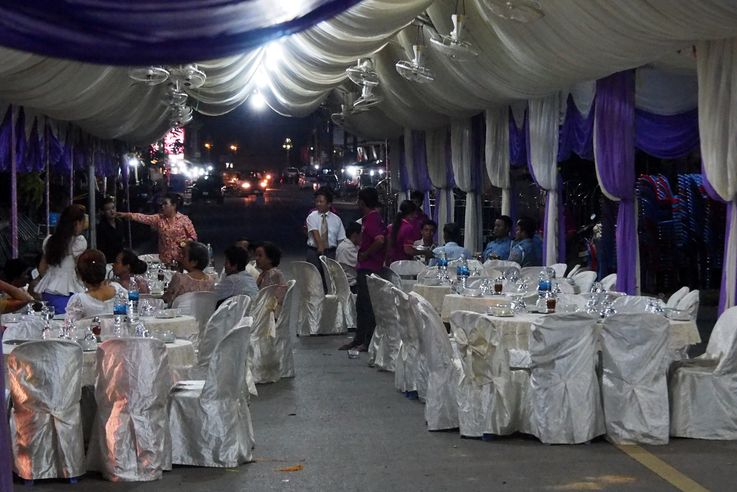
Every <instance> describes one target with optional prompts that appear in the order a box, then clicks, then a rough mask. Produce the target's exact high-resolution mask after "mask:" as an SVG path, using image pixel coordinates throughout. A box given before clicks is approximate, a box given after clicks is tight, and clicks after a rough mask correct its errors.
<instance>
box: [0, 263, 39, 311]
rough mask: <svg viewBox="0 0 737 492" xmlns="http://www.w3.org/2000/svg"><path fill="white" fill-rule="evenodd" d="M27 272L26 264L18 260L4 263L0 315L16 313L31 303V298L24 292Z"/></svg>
mask: <svg viewBox="0 0 737 492" xmlns="http://www.w3.org/2000/svg"><path fill="white" fill-rule="evenodd" d="M29 270H30V267H29V266H28V264H27V263H26V262H25V261H23V260H21V259H19V258H16V259H12V260H8V261H7V262H6V263H5V266H4V267H3V271H2V280H0V313H11V312H13V311H17V310H18V309H20V308H22V307H23V306H25V305H26V304H28V303H29V302H32V301H33V297H31V295H30V294H29V293H28V292H27V291H26V290H25V289H26V288H27V285H28V279H29Z"/></svg>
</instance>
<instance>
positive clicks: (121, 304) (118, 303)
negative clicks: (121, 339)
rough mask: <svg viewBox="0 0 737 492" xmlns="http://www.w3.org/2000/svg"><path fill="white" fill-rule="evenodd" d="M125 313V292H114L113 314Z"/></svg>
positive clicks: (126, 308) (126, 309) (126, 305)
mask: <svg viewBox="0 0 737 492" xmlns="http://www.w3.org/2000/svg"><path fill="white" fill-rule="evenodd" d="M126 314H128V297H127V296H126V295H125V292H118V293H117V294H115V301H114V304H113V315H114V316H125V315H126Z"/></svg>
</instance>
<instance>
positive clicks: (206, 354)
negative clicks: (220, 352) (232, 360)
mask: <svg viewBox="0 0 737 492" xmlns="http://www.w3.org/2000/svg"><path fill="white" fill-rule="evenodd" d="M250 304H251V298H250V297H248V296H247V295H245V294H241V295H237V296H233V297H231V298H229V299H226V300H225V301H223V303H222V304H221V305H220V306H219V307H218V308H217V309H216V310H215V312H214V313H212V316H210V319H209V320H207V324H205V329H204V331H203V332H201V333H200V345H199V350H198V353H197V365H198V366H199V367H200V368H201V369H203V370H206V369H207V366H209V365H210V357H212V353H213V352H214V350H215V347H216V346H217V344H218V343H220V340H222V339H223V338H224V337H225V335H227V334H228V332H230V330H232V329H233V328H235V327H236V326H237V325H238V323H240V322H241V320H242V319H243V317H244V316H245V314H246V311H247V310H248V307H249V305H250ZM188 379H193V378H192V377H190V378H188Z"/></svg>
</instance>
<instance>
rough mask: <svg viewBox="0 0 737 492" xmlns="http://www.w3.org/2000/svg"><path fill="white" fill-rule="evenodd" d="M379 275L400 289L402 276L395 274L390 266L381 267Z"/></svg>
mask: <svg viewBox="0 0 737 492" xmlns="http://www.w3.org/2000/svg"><path fill="white" fill-rule="evenodd" d="M378 275H379V277H381V278H383V279H384V280H386V281H387V282H391V283H393V284H394V286H395V287H397V288H399V289H401V288H402V277H400V276H399V275H397V273H396V272H395V271H393V270H391V269H390V268H387V267H383V268H382V269H381V270H380V271H379V273H378Z"/></svg>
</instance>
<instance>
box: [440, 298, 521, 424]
mask: <svg viewBox="0 0 737 492" xmlns="http://www.w3.org/2000/svg"><path fill="white" fill-rule="evenodd" d="M450 327H451V330H452V331H453V338H454V339H455V343H456V346H457V347H458V352H459V356H460V359H461V364H462V367H463V374H462V377H461V380H460V383H459V386H458V427H459V429H460V433H461V435H462V436H465V437H482V436H483V435H484V434H495V435H508V434H512V433H514V432H516V431H517V430H519V422H520V402H521V400H520V394H521V388H519V387H517V386H516V385H515V384H514V381H513V379H512V376H511V372H512V371H511V370H510V368H509V357H508V353H507V350H506V349H505V347H503V346H502V341H501V337H500V336H499V332H498V331H497V329H496V327H495V326H494V321H493V319H492V318H490V317H488V316H485V315H483V314H478V313H474V312H471V311H454V312H453V313H451V315H450ZM524 380H525V382H529V379H528V378H525V379H524Z"/></svg>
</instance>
